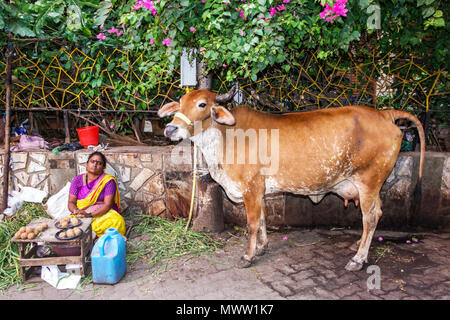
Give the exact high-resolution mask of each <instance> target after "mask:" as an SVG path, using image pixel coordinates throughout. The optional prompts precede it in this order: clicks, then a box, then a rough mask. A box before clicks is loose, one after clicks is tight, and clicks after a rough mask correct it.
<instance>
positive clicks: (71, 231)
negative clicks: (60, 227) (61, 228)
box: [66, 229, 75, 238]
mask: <svg viewBox="0 0 450 320" xmlns="http://www.w3.org/2000/svg"><path fill="white" fill-rule="evenodd" d="M66 235H67V238H72V237H73V236H74V235H75V233H74V232H73V229H69V230H67V231H66Z"/></svg>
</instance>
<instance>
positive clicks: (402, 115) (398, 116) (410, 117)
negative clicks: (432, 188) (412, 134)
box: [384, 110, 425, 213]
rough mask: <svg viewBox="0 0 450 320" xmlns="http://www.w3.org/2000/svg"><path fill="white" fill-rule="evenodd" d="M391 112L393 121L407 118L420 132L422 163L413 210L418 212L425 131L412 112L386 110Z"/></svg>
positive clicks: (421, 163)
mask: <svg viewBox="0 0 450 320" xmlns="http://www.w3.org/2000/svg"><path fill="white" fill-rule="evenodd" d="M384 112H386V113H388V114H389V116H390V118H391V119H392V121H393V122H395V120H397V119H407V120H409V121H411V122H412V123H414V125H415V127H416V128H417V132H418V133H419V139H420V165H419V177H418V179H417V184H416V187H415V189H414V199H413V208H412V209H413V212H414V213H416V212H417V210H418V209H419V206H420V200H421V198H422V173H423V160H424V158H425V132H424V130H423V126H422V123H421V122H420V121H419V119H417V118H416V117H415V116H413V115H412V114H410V113H408V112H406V111H400V110H386V111H384Z"/></svg>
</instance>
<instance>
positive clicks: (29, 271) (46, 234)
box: [11, 218, 93, 282]
mask: <svg viewBox="0 0 450 320" xmlns="http://www.w3.org/2000/svg"><path fill="white" fill-rule="evenodd" d="M80 220H81V221H82V224H81V225H80V226H79V228H80V229H81V230H82V231H83V235H82V236H81V237H79V238H77V239H74V240H59V239H57V238H56V237H55V234H56V233H57V232H58V231H60V230H61V229H58V228H57V227H56V226H55V223H56V222H57V221H58V220H57V219H54V220H52V219H47V218H39V219H36V220H33V221H32V222H30V223H29V224H28V225H27V227H33V228H35V227H37V226H38V225H39V224H41V223H43V222H46V223H47V225H48V228H47V229H46V230H44V231H43V232H41V233H40V234H39V236H38V237H36V238H35V239H32V240H28V239H27V240H21V239H14V238H13V239H11V241H12V242H17V243H18V245H19V264H20V270H21V274H22V280H23V282H39V281H43V280H42V279H41V277H40V275H39V276H33V271H34V270H35V269H36V268H37V267H42V266H47V265H66V264H79V265H81V275H82V276H84V275H86V274H87V266H86V258H87V257H88V254H89V253H90V251H91V249H92V244H93V239H92V226H91V223H92V218H83V219H80ZM38 243H39V244H41V245H49V246H52V245H58V244H70V245H74V246H80V247H81V253H80V255H79V256H59V257H58V256H51V257H43V258H40V257H37V256H36V251H37V245H38ZM29 244H32V246H31V248H29V247H30V246H28V245H29Z"/></svg>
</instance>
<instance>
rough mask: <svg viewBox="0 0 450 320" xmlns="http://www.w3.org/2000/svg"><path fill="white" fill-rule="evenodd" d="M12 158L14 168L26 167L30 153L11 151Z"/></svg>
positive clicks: (14, 169)
mask: <svg viewBox="0 0 450 320" xmlns="http://www.w3.org/2000/svg"><path fill="white" fill-rule="evenodd" d="M11 159H12V162H13V165H12V170H13V171H16V170H20V169H24V168H25V167H26V166H27V159H28V153H26V152H11Z"/></svg>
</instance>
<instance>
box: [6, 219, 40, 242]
mask: <svg viewBox="0 0 450 320" xmlns="http://www.w3.org/2000/svg"><path fill="white" fill-rule="evenodd" d="M47 228H48V224H47V223H46V222H43V223H41V224H40V225H38V226H37V227H35V228H33V227H22V228H20V229H19V231H17V232H16V234H15V235H14V238H15V239H22V240H26V239H28V240H32V239H34V238H36V237H37V236H38V234H39V233H41V232H42V231H44V230H45V229H47Z"/></svg>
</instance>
